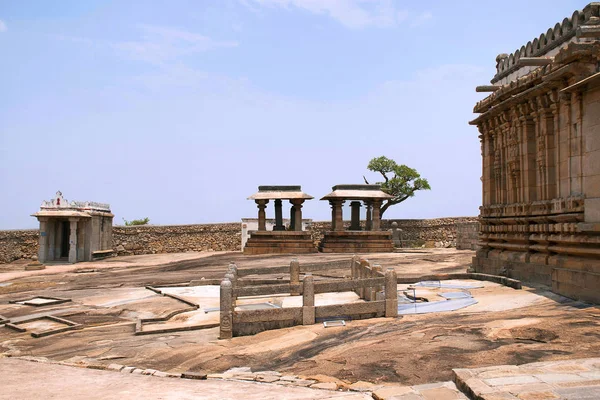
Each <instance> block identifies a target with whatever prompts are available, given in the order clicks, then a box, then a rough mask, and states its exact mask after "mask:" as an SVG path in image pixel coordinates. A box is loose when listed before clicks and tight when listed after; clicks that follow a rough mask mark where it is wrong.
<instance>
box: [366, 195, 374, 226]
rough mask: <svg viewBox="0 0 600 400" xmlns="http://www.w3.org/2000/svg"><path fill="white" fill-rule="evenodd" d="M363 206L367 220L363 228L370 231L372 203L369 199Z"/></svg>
mask: <svg viewBox="0 0 600 400" xmlns="http://www.w3.org/2000/svg"><path fill="white" fill-rule="evenodd" d="M365 207H366V209H367V221H366V225H365V230H366V231H370V230H371V229H373V216H372V212H371V211H372V209H373V204H372V203H371V202H370V201H365Z"/></svg>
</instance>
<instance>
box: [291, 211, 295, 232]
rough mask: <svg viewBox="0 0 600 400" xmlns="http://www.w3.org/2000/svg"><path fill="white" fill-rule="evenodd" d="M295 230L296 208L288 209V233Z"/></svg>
mask: <svg viewBox="0 0 600 400" xmlns="http://www.w3.org/2000/svg"><path fill="white" fill-rule="evenodd" d="M295 230H296V206H292V207H291V208H290V231H295Z"/></svg>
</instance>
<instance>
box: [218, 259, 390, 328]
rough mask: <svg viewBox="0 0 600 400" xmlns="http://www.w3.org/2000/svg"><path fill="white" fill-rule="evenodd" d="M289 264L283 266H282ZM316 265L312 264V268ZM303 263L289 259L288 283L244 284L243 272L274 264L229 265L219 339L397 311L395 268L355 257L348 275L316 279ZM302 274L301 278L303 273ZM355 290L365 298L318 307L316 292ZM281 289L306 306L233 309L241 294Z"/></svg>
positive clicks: (382, 314) (224, 280)
mask: <svg viewBox="0 0 600 400" xmlns="http://www.w3.org/2000/svg"><path fill="white" fill-rule="evenodd" d="M284 268H285V267H284ZM313 268H314V267H313ZM308 269H309V268H304V269H303V270H302V269H301V268H300V263H299V262H298V261H297V260H293V261H292V262H291V263H290V267H289V273H290V281H289V283H285V284H273V285H256V286H245V285H244V284H243V282H244V281H243V280H242V279H238V278H240V277H241V276H244V275H250V274H252V275H254V274H270V273H272V272H273V268H269V269H267V270H266V272H265V269H252V270H238V268H237V266H236V265H235V264H230V265H229V268H228V270H227V273H226V274H225V278H224V279H223V281H222V282H221V294H220V296H221V298H220V301H221V306H220V313H221V315H220V334H219V338H220V339H229V338H231V337H233V336H244V335H254V334H256V333H259V332H262V331H266V330H271V329H279V328H286V327H291V326H295V325H312V324H314V323H315V322H316V321H318V320H324V319H328V318H333V319H339V318H345V319H364V318H377V317H397V316H398V294H397V289H396V281H397V276H396V272H395V271H394V270H393V269H391V268H390V269H388V270H387V271H385V273H384V272H383V271H382V270H381V267H380V266H378V265H372V264H371V263H370V262H369V261H368V260H365V259H359V258H358V257H357V256H354V257H352V260H351V262H350V277H351V278H350V279H349V280H324V281H317V282H315V281H314V278H313V276H312V275H311V274H310V272H309V271H308ZM301 272H303V273H304V279H303V280H302V282H300V273H301ZM347 291H354V292H355V293H356V294H357V295H358V296H359V298H361V299H363V300H364V302H361V303H349V304H333V305H326V306H315V294H318V293H331V292H347ZM280 293H289V294H290V295H296V296H298V295H302V307H286V308H270V309H260V310H235V308H236V300H237V299H238V298H239V297H243V296H266V295H273V294H280Z"/></svg>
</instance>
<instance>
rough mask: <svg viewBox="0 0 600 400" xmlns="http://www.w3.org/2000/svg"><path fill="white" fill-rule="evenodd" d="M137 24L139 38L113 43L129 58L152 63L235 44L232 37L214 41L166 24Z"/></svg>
mask: <svg viewBox="0 0 600 400" xmlns="http://www.w3.org/2000/svg"><path fill="white" fill-rule="evenodd" d="M139 28H140V29H141V31H142V33H143V34H142V39H141V40H135V41H124V42H119V43H115V44H114V45H113V46H114V47H115V48H116V49H118V50H120V51H122V52H124V53H126V54H127V55H128V56H129V57H131V58H134V59H138V60H142V61H147V62H151V63H156V64H162V63H164V62H168V61H173V60H175V59H177V58H178V57H181V56H186V55H191V54H194V53H201V52H205V51H208V50H211V49H215V48H219V47H236V46H237V45H238V43H237V42H235V41H218V40H214V39H211V38H210V37H208V36H204V35H200V34H197V33H193V32H188V31H184V30H180V29H175V28H170V27H162V26H155V25H140V26H139Z"/></svg>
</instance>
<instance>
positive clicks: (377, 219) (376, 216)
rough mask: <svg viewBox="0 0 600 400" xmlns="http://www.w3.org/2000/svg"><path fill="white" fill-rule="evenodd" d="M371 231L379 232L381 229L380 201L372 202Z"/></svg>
mask: <svg viewBox="0 0 600 400" xmlns="http://www.w3.org/2000/svg"><path fill="white" fill-rule="evenodd" d="M371 226H372V229H371V230H372V231H379V230H380V229H381V201H379V200H374V201H373V222H372V225H371Z"/></svg>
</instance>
